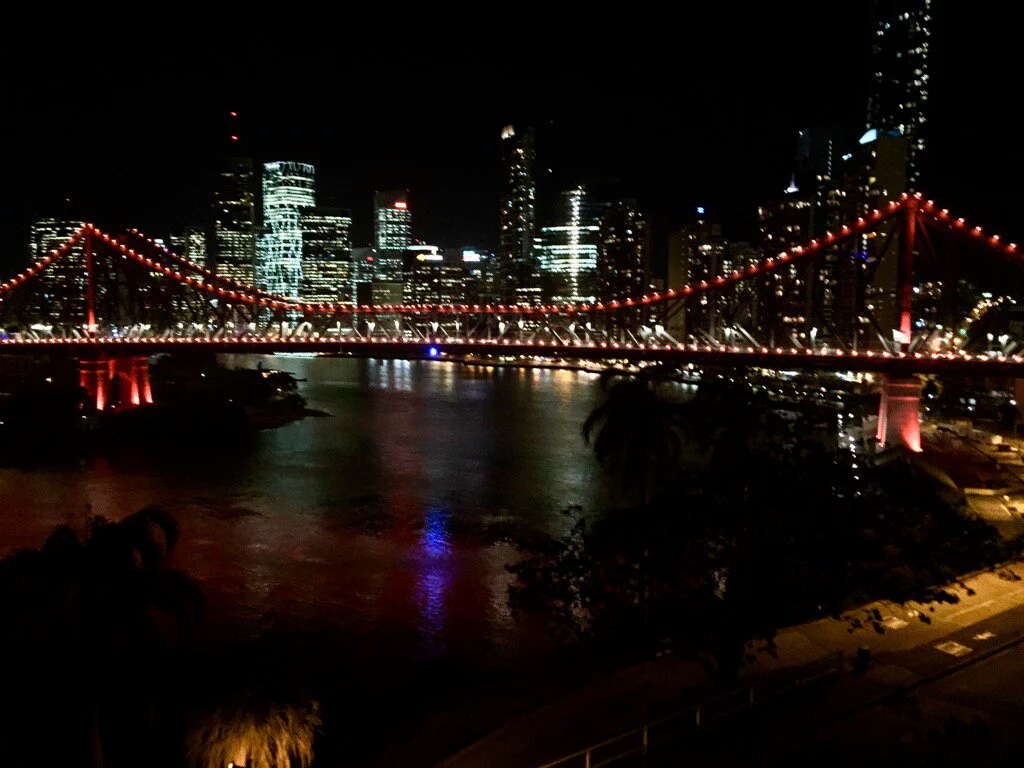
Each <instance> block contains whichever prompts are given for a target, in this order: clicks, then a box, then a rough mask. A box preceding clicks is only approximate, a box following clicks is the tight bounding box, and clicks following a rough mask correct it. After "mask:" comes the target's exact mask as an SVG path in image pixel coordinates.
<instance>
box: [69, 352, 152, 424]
mask: <svg viewBox="0 0 1024 768" xmlns="http://www.w3.org/2000/svg"><path fill="white" fill-rule="evenodd" d="M78 383H79V385H80V386H82V387H83V388H84V389H85V391H86V392H88V393H89V402H91V403H92V405H93V406H94V407H95V408H96V410H97V411H104V410H108V409H111V408H137V407H138V406H140V405H151V404H152V403H153V389H152V387H151V386H150V381H149V358H148V357H146V356H145V355H131V356H117V357H108V356H107V355H103V354H99V355H96V356H95V357H84V356H83V357H79V359H78Z"/></svg>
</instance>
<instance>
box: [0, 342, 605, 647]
mask: <svg viewBox="0 0 1024 768" xmlns="http://www.w3.org/2000/svg"><path fill="white" fill-rule="evenodd" d="M225 362H226V363H227V364H228V365H242V366H247V367H255V365H256V362H257V360H256V359H255V358H252V357H242V358H237V359H233V358H225ZM263 364H264V367H265V368H274V367H276V368H282V369H285V370H289V371H291V372H292V373H294V374H295V375H296V376H297V377H298V378H300V379H305V381H304V382H302V383H301V384H300V388H301V391H302V393H303V394H304V395H305V396H306V398H307V400H308V401H309V406H310V408H313V409H318V410H322V411H326V412H327V413H329V414H331V415H330V416H329V417H323V418H307V419H305V420H303V421H302V422H299V423H296V424H292V425H289V426H287V427H284V428H282V429H278V430H273V431H268V432H263V433H259V434H258V435H256V436H255V437H254V438H253V439H251V440H248V441H247V440H243V439H240V438H236V437H225V438H223V440H222V442H221V443H220V444H218V445H215V446H207V447H206V449H202V448H201V447H200V446H198V445H197V446H196V447H195V449H194V450H193V449H191V448H186V449H184V450H181V451H177V452H175V453H172V454H170V455H166V454H164V455H161V454H159V453H158V452H155V451H153V450H150V449H145V450H143V449H132V450H129V451H126V452H125V454H124V455H121V456H118V457H116V458H111V459H103V460H95V461H93V462H92V463H91V464H90V465H88V466H84V467H81V468H74V469H61V470H46V471H31V472H30V471H22V470H14V469H0V499H2V501H3V503H2V504H0V554H3V553H7V552H9V551H11V550H13V549H17V548H21V547H29V546H32V547H37V546H39V545H40V544H41V543H42V541H43V539H44V538H45V536H46V535H47V534H48V533H49V532H50V531H51V530H52V529H53V528H54V527H55V526H57V525H60V524H62V523H64V522H67V521H69V520H70V521H74V522H76V525H78V526H79V527H81V525H82V520H83V518H84V513H85V510H86V505H89V509H90V510H91V512H92V513H94V514H102V515H105V516H107V517H112V518H117V517H122V516H123V515H125V514H127V513H128V512H130V511H132V510H134V509H138V508H141V507H142V506H145V505H147V504H153V503H155V504H161V505H163V506H165V507H167V508H168V509H169V510H170V511H171V512H173V513H174V514H175V515H176V516H177V517H178V519H179V522H180V523H181V526H182V533H183V536H182V544H181V547H180V550H179V554H178V560H179V564H180V565H181V567H183V568H184V569H185V570H186V571H188V572H189V573H190V574H192V575H194V576H195V577H196V578H198V579H199V580H200V582H201V584H202V586H203V589H204V591H205V592H206V594H207V596H208V598H209V601H210V606H211V609H212V610H211V624H212V625H214V626H215V627H216V628H217V631H218V632H224V633H228V634H235V635H242V636H251V635H255V634H259V633H261V632H264V631H268V630H271V629H277V630H280V629H284V630H286V631H290V630H294V631H299V632H302V631H321V630H324V629H325V628H326V629H327V630H328V631H336V632H339V633H341V634H343V635H345V636H346V637H354V638H357V639H358V640H361V641H363V642H364V643H365V645H366V646H367V647H368V648H370V649H372V651H373V652H379V653H380V654H381V655H387V656H388V657H391V658H400V659H402V658H404V659H418V658H431V657H438V656H447V657H459V658H462V657H482V658H493V657H496V656H504V655H508V654H516V653H518V652H519V651H520V650H521V649H523V648H526V647H530V646H531V645H533V644H534V642H535V640H536V639H537V638H535V637H534V634H533V633H531V632H529V631H526V630H523V629H522V628H520V627H517V626H516V625H515V624H514V622H513V621H512V620H511V618H510V616H509V613H508V608H507V604H506V594H507V587H508V583H509V575H508V573H507V572H506V570H505V565H507V564H508V563H509V562H511V561H512V559H513V558H514V551H513V550H512V548H511V547H510V546H508V545H487V544H485V543H484V539H483V537H482V535H481V533H482V531H483V530H484V529H485V528H486V526H487V525H488V524H491V523H495V522H499V521H517V522H521V523H523V524H527V525H531V526H536V527H539V528H542V529H545V530H548V531H551V532H561V531H565V530H566V529H567V527H568V525H569V522H568V521H567V520H566V519H565V518H564V517H563V516H561V515H560V514H559V512H560V510H562V509H563V508H565V507H566V506H567V505H569V504H581V505H582V506H583V507H584V508H591V509H592V508H597V507H600V506H601V505H602V503H603V499H604V498H605V490H604V487H603V483H602V480H601V478H600V473H599V470H598V467H597V466H596V463H595V462H594V460H593V458H592V457H591V455H590V453H589V451H588V449H587V447H586V445H585V444H584V443H583V440H582V438H581V436H580V425H581V424H582V422H583V420H584V419H585V418H586V415H587V414H588V413H589V411H590V409H591V408H592V407H593V406H594V405H595V404H596V403H597V402H598V401H599V399H600V391H599V388H598V386H597V377H596V376H594V375H592V374H588V373H582V372H572V371H565V370H546V369H515V368H499V369H492V368H486V367H479V366H476V367H474V366H461V365H455V364H450V363H444V362H422V361H372V360H371V361H358V360H344V359H328V358H315V359H304V358H265V359H264V361H263Z"/></svg>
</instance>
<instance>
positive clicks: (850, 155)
mask: <svg viewBox="0 0 1024 768" xmlns="http://www.w3.org/2000/svg"><path fill="white" fill-rule="evenodd" d="M851 157H853V153H852V152H847V153H846V154H845V155H843V160H849V159H850V158H851Z"/></svg>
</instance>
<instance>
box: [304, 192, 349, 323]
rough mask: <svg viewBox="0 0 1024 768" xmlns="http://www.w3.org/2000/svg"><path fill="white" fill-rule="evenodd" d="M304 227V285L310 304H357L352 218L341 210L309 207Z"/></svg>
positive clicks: (306, 210) (305, 214) (305, 295)
mask: <svg viewBox="0 0 1024 768" xmlns="http://www.w3.org/2000/svg"><path fill="white" fill-rule="evenodd" d="M299 221H300V224H301V226H302V286H301V292H300V296H301V297H302V298H303V299H304V300H305V301H309V302H329V303H334V302H337V301H343V302H354V301H355V293H354V290H353V280H352V277H353V270H352V239H351V231H352V216H351V214H350V213H349V212H348V211H347V210H344V209H342V208H306V209H304V210H303V211H302V215H301V216H300V218H299Z"/></svg>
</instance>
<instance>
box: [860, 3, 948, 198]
mask: <svg viewBox="0 0 1024 768" xmlns="http://www.w3.org/2000/svg"><path fill="white" fill-rule="evenodd" d="M874 19H875V21H874V41H873V45H872V47H871V61H872V72H871V76H872V86H871V95H870V97H869V99H868V122H867V129H868V130H869V131H870V130H872V129H874V130H876V131H878V132H879V133H880V134H881V133H890V132H893V131H896V132H898V133H900V134H901V135H903V137H904V138H906V140H907V183H908V184H909V185H910V186H911V187H916V186H917V184H918V183H919V181H920V175H921V159H922V155H923V153H924V151H925V147H926V144H927V127H928V114H927V112H928V110H927V108H928V89H929V82H928V51H929V44H930V37H931V22H932V17H931V0H875V16H874ZM900 191H902V190H900Z"/></svg>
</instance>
